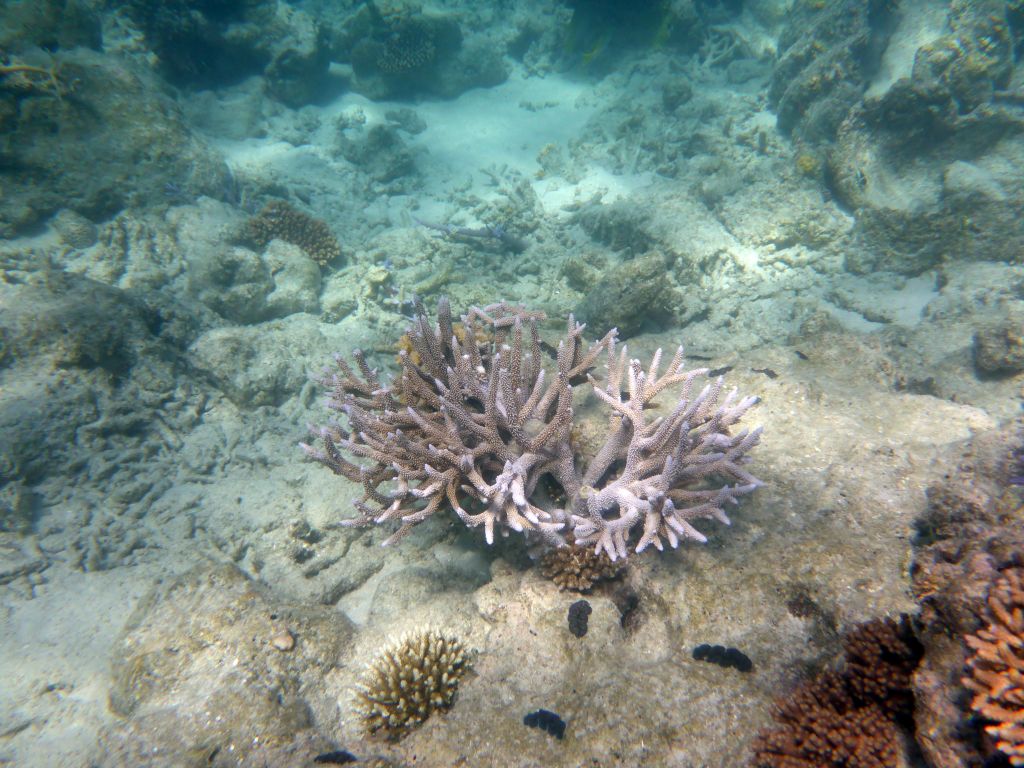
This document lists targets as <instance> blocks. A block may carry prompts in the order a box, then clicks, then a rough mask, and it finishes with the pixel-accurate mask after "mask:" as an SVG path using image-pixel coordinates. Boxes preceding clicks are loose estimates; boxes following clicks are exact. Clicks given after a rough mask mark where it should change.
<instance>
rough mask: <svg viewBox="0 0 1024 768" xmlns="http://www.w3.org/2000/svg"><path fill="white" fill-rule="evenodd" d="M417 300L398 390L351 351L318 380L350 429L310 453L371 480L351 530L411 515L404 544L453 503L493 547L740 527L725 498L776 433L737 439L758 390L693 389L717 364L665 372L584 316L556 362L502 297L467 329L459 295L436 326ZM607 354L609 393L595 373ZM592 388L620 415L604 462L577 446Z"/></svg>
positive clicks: (620, 553)
mask: <svg viewBox="0 0 1024 768" xmlns="http://www.w3.org/2000/svg"><path fill="white" fill-rule="evenodd" d="M415 307H416V317H415V320H414V322H413V325H412V327H411V328H410V329H409V331H408V333H407V335H406V340H407V342H408V344H407V348H406V349H405V350H404V351H403V352H402V353H401V355H400V364H401V371H400V374H399V376H398V380H397V381H396V382H395V383H393V384H390V385H388V384H383V383H382V382H381V380H380V378H379V377H378V375H377V373H376V372H374V371H372V370H370V368H369V366H368V365H367V363H366V360H365V358H364V357H363V356H362V354H361V353H359V352H357V353H356V354H355V355H354V359H355V364H356V365H355V367H354V368H353V366H351V365H350V364H348V363H347V362H346V361H344V360H342V359H340V358H339V359H337V360H336V366H337V370H336V371H335V372H330V371H328V372H325V373H324V374H323V375H322V376H321V377H320V379H319V382H320V384H321V385H322V386H324V387H325V388H326V389H327V390H328V391H329V392H330V400H329V403H328V407H329V408H330V409H331V410H333V411H335V412H337V413H339V414H341V415H342V416H343V418H344V420H345V421H346V422H347V423H346V424H345V425H344V426H342V425H338V424H335V425H330V426H328V427H323V428H319V429H313V430H312V432H313V435H314V437H315V438H316V442H317V443H319V445H320V447H312V446H309V445H303V446H302V447H303V449H304V450H305V451H306V453H307V455H308V456H309V457H310V458H312V459H314V460H316V461H319V462H320V463H322V464H324V465H325V466H327V467H328V468H329V469H331V471H333V472H334V473H335V474H339V475H343V476H344V477H347V478H348V479H350V480H353V481H356V482H360V483H361V484H362V486H363V490H364V495H363V498H362V499H360V501H359V502H358V503H357V504H356V508H357V510H358V511H359V513H360V514H359V515H358V516H357V517H356V518H354V519H352V520H349V521H346V522H345V524H347V525H371V524H381V523H386V522H389V521H398V522H400V524H401V525H400V527H399V529H398V531H397V532H396V533H395V534H394V535H393V536H391V538H389V539H388V540H387V542H385V543H392V542H394V541H397V540H398V539H399V538H401V537H402V536H404V535H405V534H406V533H408V531H409V530H410V529H411V528H412V527H413V526H414V525H416V524H417V523H419V522H421V521H423V520H425V519H427V518H428V517H430V516H432V515H433V514H434V513H435V512H437V511H438V510H439V509H441V508H442V507H445V506H447V507H450V508H451V509H452V510H453V511H454V512H455V513H456V515H457V516H458V517H459V519H461V520H462V521H463V523H465V524H466V525H467V526H470V527H478V526H482V527H483V529H484V538H485V539H486V540H487V542H488V543H489V544H490V543H492V542H493V541H494V535H495V532H496V531H498V532H500V533H501V534H502V535H508V533H509V531H515V532H517V533H525V534H529V535H536V536H539V537H540V538H542V539H543V540H545V541H546V542H547V543H549V544H550V545H552V546H556V547H560V546H565V545H566V544H567V543H575V544H577V545H585V546H587V547H590V548H592V549H593V550H594V552H595V553H602V552H603V553H605V554H607V556H608V557H610V558H611V559H612V560H616V559H619V558H625V557H626V556H627V554H628V550H629V549H630V548H633V549H634V550H635V551H637V552H641V551H643V550H644V549H646V548H647V547H648V546H650V545H654V546H655V547H656V548H658V549H662V548H663V546H664V542H668V544H669V546H671V547H676V546H678V545H679V543H680V542H681V541H683V540H685V539H692V540H695V541H701V542H702V541H705V537H704V535H703V534H702V533H700V531H698V530H697V529H696V528H694V526H693V525H692V523H693V521H695V520H699V519H705V518H712V519H715V520H718V521H719V522H721V523H724V524H728V523H729V518H728V517H727V516H726V514H725V510H724V507H725V506H726V504H736V503H737V502H738V500H739V498H740V497H742V496H744V495H746V494H748V493H750V492H752V491H753V490H755V489H756V488H757V487H758V486H759V485H760V481H759V480H757V479H756V478H755V477H754V476H753V475H751V474H750V473H749V472H748V471H747V470H746V469H745V468H744V466H743V465H744V463H745V461H746V456H747V453H748V452H749V451H750V449H752V448H753V447H754V446H756V445H757V443H758V442H759V440H760V437H761V429H760V428H757V429H754V430H749V431H748V430H745V429H744V430H741V431H738V432H737V433H736V434H732V433H731V432H730V428H731V427H733V426H734V425H736V424H737V423H738V422H739V421H740V419H741V418H742V417H743V416H744V415H745V414H746V412H747V411H748V410H749V409H750V408H752V407H753V406H754V405H755V404H756V403H757V398H754V397H746V398H739V397H738V395H737V393H736V392H735V390H734V391H732V392H730V393H729V394H728V395H726V396H725V398H724V399H722V398H721V394H722V388H723V383H722V379H721V378H719V379H717V380H715V381H712V382H709V383H708V384H707V385H706V386H704V387H703V389H701V390H700V392H699V393H698V394H697V395H696V396H691V393H692V391H693V389H694V388H695V384H696V382H697V380H698V379H700V378H701V377H703V376H704V375H705V374H707V369H703V368H701V369H696V370H691V371H687V370H685V369H684V366H683V350H682V347H679V348H678V349H677V350H676V351H675V354H674V355H673V357H672V360H671V361H670V362H669V364H668V366H667V368H666V369H665V371H664V373H660V372H659V371H660V369H661V364H662V354H661V350H658V352H656V353H655V355H654V357H653V359H652V360H651V362H650V364H649V365H648V366H647V367H646V368H644V367H643V366H642V365H641V363H640V361H639V360H633V359H630V358H629V357H628V354H627V351H626V348H625V347H623V348H622V350H621V353H620V354H619V356H618V357H617V358H616V356H615V355H614V352H615V340H616V334H615V331H614V330H613V331H610V332H609V333H608V334H606V335H605V336H604V338H602V339H600V340H599V341H597V342H594V343H592V344H590V345H587V344H586V343H585V341H584V339H583V331H584V326H583V325H581V324H579V323H577V322H576V321H575V319H573V318H572V317H571V316H570V317H569V320H568V324H567V327H566V332H565V336H564V338H563V339H562V341H561V342H560V343H559V345H558V348H557V352H556V353H555V361H554V362H555V364H554V367H553V369H552V368H546V367H545V365H544V361H543V360H542V359H541V358H542V350H543V349H545V348H548V347H547V346H546V345H544V344H542V342H541V339H540V333H539V331H538V322H539V321H540V320H542V319H544V317H543V315H541V314H538V313H533V312H529V311H527V310H525V309H523V308H521V307H515V306H512V305H509V304H504V303H501V304H492V305H490V306H486V307H483V308H476V307H474V308H471V309H470V310H469V312H467V314H466V315H464V316H463V317H462V318H461V323H459V324H455V323H453V322H452V315H451V307H450V306H449V304H448V301H447V300H445V299H442V300H441V302H440V303H439V306H438V312H437V321H436V322H432V321H431V319H430V317H429V316H428V315H427V312H426V309H425V308H424V306H423V304H422V303H421V302H419V301H417V302H416V303H415ZM602 355H606V356H607V359H606V362H605V369H606V371H607V377H606V382H605V384H604V385H603V386H602V385H601V384H600V383H599V382H598V381H597V380H596V379H595V378H594V376H593V373H592V372H593V370H594V369H595V367H596V366H597V365H598V363H599V361H600V359H601V357H602ZM585 382H589V389H590V390H591V391H592V393H593V396H594V397H595V398H596V399H597V400H599V401H600V402H601V403H603V404H604V405H605V406H607V408H608V410H609V411H610V420H609V430H608V436H607V438H606V440H605V442H604V444H603V445H602V446H601V448H600V449H599V450H598V451H597V453H596V454H595V455H594V456H593V457H592V458H591V459H590V461H589V462H587V461H585V460H584V459H583V458H581V457H577V456H576V455H575V453H574V450H573V444H572V436H571V435H572V426H573V419H574V412H573V407H572V405H573V396H574V391H575V388H576V387H577V386H580V385H582V384H583V383H585ZM669 391H675V393H676V394H675V404H674V405H673V407H672V408H671V409H670V411H669V412H668V414H667V415H664V416H657V417H653V416H652V414H653V413H654V411H655V407H656V405H655V399H656V398H658V397H659V395H662V394H663V393H666V392H669ZM346 455H348V456H351V457H352V458H353V459H354V460H349V459H347V458H345V457H346ZM359 460H369V461H370V466H368V467H364V466H361V465H359V464H357V463H356V462H358V461H359ZM545 479H546V482H544V483H543V484H542V482H541V481H542V480H545ZM730 483H731V484H730ZM385 488H386V490H385ZM559 488H560V491H559V490H558V489H559ZM539 489H542V490H539ZM555 498H557V499H560V500H561V499H564V504H565V506H564V508H563V507H558V506H557V505H556V504H555V503H554V502H553V499H555ZM641 524H642V534H641V535H640V536H639V538H638V539H637V540H635V541H634V538H633V531H634V529H635V528H636V527H637V526H640V525H641Z"/></svg>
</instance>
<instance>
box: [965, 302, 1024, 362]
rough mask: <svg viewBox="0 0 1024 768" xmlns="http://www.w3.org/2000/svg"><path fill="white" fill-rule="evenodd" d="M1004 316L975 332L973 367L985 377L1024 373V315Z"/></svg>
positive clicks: (1008, 312) (1017, 313)
mask: <svg viewBox="0 0 1024 768" xmlns="http://www.w3.org/2000/svg"><path fill="white" fill-rule="evenodd" d="M1004 312H1007V316H1004V317H1000V318H998V319H996V320H995V321H994V322H990V323H988V324H986V325H983V326H981V327H980V328H978V329H977V330H976V331H975V332H974V365H975V367H976V368H977V369H978V371H980V372H981V373H983V374H1015V373H1020V372H1021V371H1024V331H1022V330H1021V329H1022V328H1024V313H1021V312H1012V311H1007V310H1004Z"/></svg>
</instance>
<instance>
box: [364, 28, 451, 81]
mask: <svg viewBox="0 0 1024 768" xmlns="http://www.w3.org/2000/svg"><path fill="white" fill-rule="evenodd" d="M436 53H437V47H436V45H435V44H434V34H433V31H432V30H431V28H430V26H429V25H428V24H427V23H426V22H424V21H421V20H419V19H412V18H407V19H399V20H397V21H395V22H393V23H392V25H391V29H390V34H389V35H388V38H387V40H385V41H384V46H383V48H382V50H381V52H380V55H379V56H378V57H377V67H378V69H380V71H381V72H383V73H385V74H388V75H397V74H401V73H403V72H410V71H412V70H416V69H421V68H423V67H426V66H428V65H430V64H431V63H433V61H434V57H435V55H436Z"/></svg>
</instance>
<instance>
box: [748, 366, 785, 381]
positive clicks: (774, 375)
mask: <svg viewBox="0 0 1024 768" xmlns="http://www.w3.org/2000/svg"><path fill="white" fill-rule="evenodd" d="M750 370H752V371H753V372H754V373H763V374H764V375H765V376H767V377H768V378H769V379H777V378H779V374H777V373H776V372H775V371H773V370H772V369H771V368H751V369H750Z"/></svg>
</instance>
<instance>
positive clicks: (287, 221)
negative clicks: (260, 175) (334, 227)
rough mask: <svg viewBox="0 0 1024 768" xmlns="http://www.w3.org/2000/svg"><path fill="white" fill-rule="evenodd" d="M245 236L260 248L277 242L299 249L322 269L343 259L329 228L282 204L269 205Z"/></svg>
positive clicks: (249, 225)
mask: <svg viewBox="0 0 1024 768" xmlns="http://www.w3.org/2000/svg"><path fill="white" fill-rule="evenodd" d="M246 234H247V235H248V238H249V239H250V240H252V242H253V243H255V245H256V246H258V247H260V248H262V247H264V246H265V245H266V244H267V243H269V242H270V241H271V240H274V239H277V240H284V241H285V242H288V243H291V244H292V245H297V246H299V248H301V249H302V250H304V251H305V252H306V253H307V254H309V257H310V258H311V259H313V261H315V262H316V263H317V264H319V265H320V266H324V265H326V264H327V263H329V262H331V261H333V260H334V259H336V258H338V257H339V256H341V246H339V245H338V240H337V239H336V238H335V237H334V235H333V234H332V233H331V230H330V227H328V226H327V224H325V223H324V222H322V221H320V219H314V218H313V217H312V216H309V215H307V214H305V213H303V212H302V211H299V210H297V209H295V208H293V207H292V206H291V205H289V204H288V203H286V202H285V201H283V200H272V201H271V202H269V203H267V204H266V205H265V206H264V207H263V210H262V211H260V212H259V213H258V214H257V215H256V216H255V217H253V218H252V219H250V220H249V223H248V224H247V226H246Z"/></svg>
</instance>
